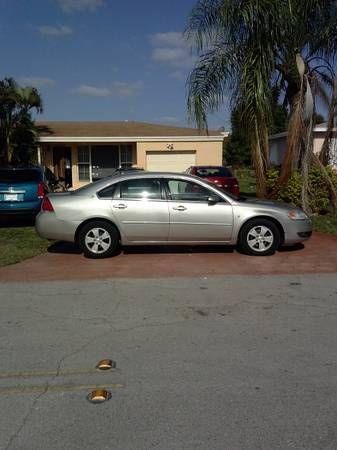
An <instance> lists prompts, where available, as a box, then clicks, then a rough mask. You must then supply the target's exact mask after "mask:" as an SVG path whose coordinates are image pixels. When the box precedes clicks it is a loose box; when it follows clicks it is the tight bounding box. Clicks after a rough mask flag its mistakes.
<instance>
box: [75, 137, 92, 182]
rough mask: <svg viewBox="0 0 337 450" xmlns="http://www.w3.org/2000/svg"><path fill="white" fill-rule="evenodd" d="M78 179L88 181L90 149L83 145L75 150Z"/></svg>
mask: <svg viewBox="0 0 337 450" xmlns="http://www.w3.org/2000/svg"><path fill="white" fill-rule="evenodd" d="M77 152H78V153H77V155H78V157H77V163H78V179H79V181H90V147H89V146H88V145H83V146H80V147H78V149H77Z"/></svg>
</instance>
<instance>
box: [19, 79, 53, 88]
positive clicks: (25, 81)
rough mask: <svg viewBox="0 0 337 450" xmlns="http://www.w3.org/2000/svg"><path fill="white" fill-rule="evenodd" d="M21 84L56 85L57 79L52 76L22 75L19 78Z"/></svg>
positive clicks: (34, 85) (35, 85) (33, 85)
mask: <svg viewBox="0 0 337 450" xmlns="http://www.w3.org/2000/svg"><path fill="white" fill-rule="evenodd" d="M18 82H19V84H21V85H22V86H32V87H36V88H40V87H44V86H49V87H50V86H54V85H55V83H56V82H55V80H53V79H52V78H46V77H20V78H19V79H18Z"/></svg>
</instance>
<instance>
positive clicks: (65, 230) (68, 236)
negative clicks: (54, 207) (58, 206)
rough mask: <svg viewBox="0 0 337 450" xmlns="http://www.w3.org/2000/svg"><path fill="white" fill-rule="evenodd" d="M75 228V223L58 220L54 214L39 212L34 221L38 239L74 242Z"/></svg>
mask: <svg viewBox="0 0 337 450" xmlns="http://www.w3.org/2000/svg"><path fill="white" fill-rule="evenodd" d="M77 226H78V224H76V223H73V222H69V221H65V220H60V219H58V218H57V217H56V214H55V213H54V212H40V213H39V214H38V215H37V217H36V221H35V228H36V232H37V234H38V235H39V236H40V237H42V238H45V239H53V240H59V241H68V242H74V241H75V232H76V229H77Z"/></svg>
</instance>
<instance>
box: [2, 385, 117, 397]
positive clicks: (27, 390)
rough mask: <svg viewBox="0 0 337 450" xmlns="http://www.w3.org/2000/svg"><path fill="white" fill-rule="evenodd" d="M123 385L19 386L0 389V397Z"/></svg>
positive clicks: (111, 387) (112, 387) (115, 387)
mask: <svg viewBox="0 0 337 450" xmlns="http://www.w3.org/2000/svg"><path fill="white" fill-rule="evenodd" d="M124 387H125V385H124V384H122V383H110V384H104V385H100V384H60V385H56V386H46V385H39V386H20V387H2V388H0V395H17V394H35V393H40V392H44V391H45V392H46V393H49V392H50V393H55V392H56V393H57V392H69V391H86V390H93V389H122V388H124Z"/></svg>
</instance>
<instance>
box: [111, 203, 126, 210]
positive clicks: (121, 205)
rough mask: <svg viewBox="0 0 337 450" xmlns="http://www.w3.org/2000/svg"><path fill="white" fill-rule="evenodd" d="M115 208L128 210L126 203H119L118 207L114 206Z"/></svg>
mask: <svg viewBox="0 0 337 450" xmlns="http://www.w3.org/2000/svg"><path fill="white" fill-rule="evenodd" d="M113 207H114V208H117V209H125V208H127V205H125V204H124V203H119V204H118V205H113Z"/></svg>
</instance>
